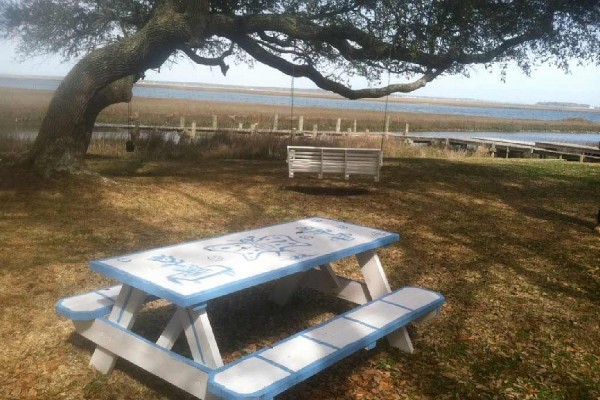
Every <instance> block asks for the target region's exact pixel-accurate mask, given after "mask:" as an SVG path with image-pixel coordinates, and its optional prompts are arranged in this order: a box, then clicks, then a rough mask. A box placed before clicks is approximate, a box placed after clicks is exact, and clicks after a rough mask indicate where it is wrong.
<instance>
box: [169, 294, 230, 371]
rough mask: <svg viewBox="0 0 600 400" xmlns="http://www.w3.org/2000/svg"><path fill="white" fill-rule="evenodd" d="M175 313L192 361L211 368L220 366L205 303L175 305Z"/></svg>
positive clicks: (219, 354)
mask: <svg viewBox="0 0 600 400" xmlns="http://www.w3.org/2000/svg"><path fill="white" fill-rule="evenodd" d="M177 315H178V317H179V321H180V323H181V325H182V327H183V331H184V332H185V336H186V338H187V342H188V344H189V346H190V351H191V352H192V357H193V358H194V361H196V362H200V363H202V364H204V365H207V366H209V367H211V368H218V367H222V366H223V360H222V358H221V353H220V352H219V347H218V346H217V341H216V340H215V335H214V334H213V331H212V327H211V326H210V321H209V320H208V314H207V313H206V305H202V306H200V307H195V308H182V307H177Z"/></svg>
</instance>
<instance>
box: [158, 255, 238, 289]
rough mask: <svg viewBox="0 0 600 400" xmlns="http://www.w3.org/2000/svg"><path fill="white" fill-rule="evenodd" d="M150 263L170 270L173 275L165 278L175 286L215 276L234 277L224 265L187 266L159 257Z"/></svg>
mask: <svg viewBox="0 0 600 400" xmlns="http://www.w3.org/2000/svg"><path fill="white" fill-rule="evenodd" d="M150 261H156V262H159V263H161V267H164V268H171V269H172V270H173V271H175V273H173V274H171V275H169V276H167V279H168V280H169V281H171V282H174V283H177V284H180V285H181V284H184V283H185V282H200V281H202V280H204V279H207V278H211V277H213V276H217V275H223V274H224V275H230V276H231V275H235V272H234V271H233V270H232V269H231V268H230V267H226V266H224V265H207V266H200V265H197V264H188V263H186V261H185V260H183V259H180V260H178V259H176V258H175V257H173V256H168V255H164V254H163V255H159V256H154V257H150Z"/></svg>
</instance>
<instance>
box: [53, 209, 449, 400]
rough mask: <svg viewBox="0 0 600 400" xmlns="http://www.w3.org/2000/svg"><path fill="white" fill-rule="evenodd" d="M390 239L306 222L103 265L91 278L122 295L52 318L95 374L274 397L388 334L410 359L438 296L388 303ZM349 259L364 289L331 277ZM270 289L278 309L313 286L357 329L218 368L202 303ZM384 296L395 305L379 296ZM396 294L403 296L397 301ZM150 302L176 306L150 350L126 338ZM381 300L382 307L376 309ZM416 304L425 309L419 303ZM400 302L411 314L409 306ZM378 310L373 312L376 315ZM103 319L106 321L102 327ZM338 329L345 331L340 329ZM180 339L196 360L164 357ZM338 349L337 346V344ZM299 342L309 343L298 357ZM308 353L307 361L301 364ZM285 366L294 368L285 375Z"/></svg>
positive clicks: (69, 303) (85, 299)
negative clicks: (125, 365)
mask: <svg viewBox="0 0 600 400" xmlns="http://www.w3.org/2000/svg"><path fill="white" fill-rule="evenodd" d="M398 239H399V236H398V234H396V233H391V232H386V231H382V230H379V229H373V228H369V227H364V226H359V225H354V224H350V223H346V222H341V221H335V220H332V219H326V218H307V219H302V220H298V221H293V222H287V223H283V224H280V225H275V226H270V227H266V228H260V229H254V230H249V231H244V232H238V233H233V234H229V235H225V236H220V237H214V238H209V239H203V240H199V241H194V242H189V243H183V244H178V245H174V246H168V247H162V248H157V249H151V250H146V251H141V252H138V253H132V254H126V255H122V256H117V257H110V258H105V259H102V260H96V261H92V262H91V263H90V266H91V269H92V270H94V271H96V272H98V273H100V274H102V275H105V276H107V277H110V278H113V279H115V280H117V281H119V282H120V283H121V285H118V286H115V287H113V288H109V289H105V290H99V291H95V292H92V293H88V294H85V295H80V296H74V297H70V298H66V299H63V300H61V301H59V302H58V303H57V310H58V312H59V313H60V314H62V315H64V316H66V317H68V318H70V319H71V320H73V323H74V324H75V328H76V330H77V332H78V333H80V334H81V335H83V336H84V337H86V338H88V339H90V340H91V341H93V342H94V343H95V344H96V345H97V347H96V350H95V352H94V354H93V356H92V358H91V362H90V364H91V365H92V366H94V367H95V368H96V369H97V370H98V371H100V372H102V373H105V374H106V373H109V372H110V371H111V370H112V369H113V367H114V365H115V361H116V360H117V358H118V357H122V358H124V359H127V360H128V361H130V362H132V363H134V364H136V365H138V366H140V367H141V368H144V369H146V370H147V371H149V372H151V373H153V374H154V375H157V376H159V377H161V378H162V379H165V380H166V381H168V382H170V383H172V384H174V385H175V386H177V387H179V388H181V389H183V390H185V391H187V392H189V393H191V394H193V395H195V396H196V397H198V398H201V399H204V398H220V397H221V398H231V399H234V398H235V399H237V398H257V399H258V398H272V397H274V395H275V394H278V393H280V392H281V391H283V390H285V389H286V388H288V387H290V386H291V385H293V384H295V383H297V382H299V381H301V380H303V379H305V378H306V377H307V376H310V375H311V374H314V373H316V372H318V370H320V369H322V368H324V366H323V367H319V365H321V364H323V362H322V361H323V360H322V359H323V358H326V360H328V361H327V362H328V363H329V364H328V365H330V364H331V363H333V362H335V361H337V360H339V359H341V358H343V357H345V356H347V355H349V354H351V353H352V352H354V351H357V350H358V349H360V348H364V347H371V346H372V345H374V343H375V341H376V340H377V339H379V338H380V337H383V336H387V338H388V340H389V341H390V344H391V345H392V346H394V347H397V348H400V349H402V350H404V351H408V352H412V351H413V347H412V344H411V341H410V338H409V336H408V333H407V331H406V328H405V325H406V324H407V323H408V322H411V321H412V320H414V319H418V318H423V317H424V316H425V315H426V314H427V315H429V314H431V311H432V310H433V309H434V308H435V309H439V307H440V306H441V303H443V297H442V296H441V295H439V294H436V293H435V292H430V291H425V290H423V289H417V288H404V289H402V290H403V291H401V293H400V292H394V293H392V294H390V293H391V290H390V286H389V284H388V281H387V278H386V276H385V273H384V270H383V267H382V265H381V262H380V260H379V258H378V256H377V253H376V251H377V250H378V249H380V248H382V247H385V246H388V245H390V244H392V243H394V242H395V241H397V240H398ZM351 256H356V259H357V260H358V265H359V267H360V270H361V272H362V275H363V277H364V282H360V281H355V280H350V279H346V278H342V277H339V276H337V275H336V274H335V272H334V271H333V269H332V268H331V265H330V263H332V262H335V261H337V260H340V259H342V258H346V257H351ZM274 280H278V282H277V283H276V284H275V286H274V289H273V292H272V294H271V297H272V299H273V300H274V301H276V302H278V303H281V304H283V303H285V302H286V301H287V300H288V299H289V298H290V296H291V295H292V294H293V292H294V291H295V289H296V288H298V287H299V286H304V287H311V288H313V289H316V290H319V291H322V292H325V293H330V294H333V295H335V296H338V297H341V298H344V299H346V300H349V301H351V302H353V303H356V304H358V305H363V306H362V308H357V309H355V315H356V316H357V317H356V318H358V320H357V319H356V318H354V317H352V318H351V316H350V315H345V314H344V315H342V316H340V319H337V320H332V322H331V323H329V325H327V324H325V325H323V326H321V327H320V328H319V329H320V331H321V332H322V334H321V336H322V337H321V336H320V337H321V339H317V338H315V337H313V336H314V335H316V334H317V333H318V331H319V329H313V330H314V332H313V331H310V332H309V331H305V332H302V333H300V334H298V335H300V336H292V337H291V338H290V339H289V340H290V341H291V342H285V341H284V342H282V344H281V345H277V346H274V347H272V348H270V349H269V350H270V351H271V353H273V351H274V349H276V348H279V347H281V349H282V351H283V350H284V349H285V351H286V352H285V356H282V354H283V353H281V352H280V353H281V354H279V353H278V354H271V357H274V358H273V359H268V357H267V355H268V354H270V353H264V354H263V353H260V352H259V353H260V354H258V353H257V354H255V355H252V357H250V358H248V359H242V360H238V361H236V362H235V363H232V365H231V366H232V368H228V366H224V365H223V361H222V358H221V353H220V351H219V346H218V338H215V336H214V334H213V330H212V328H211V324H210V320H209V315H208V313H207V309H206V305H207V303H208V302H210V301H211V300H213V299H215V298H218V297H221V296H225V295H228V294H230V293H233V292H236V291H239V290H242V289H245V288H249V287H253V286H256V285H260V284H263V283H267V282H270V281H274ZM398 293H400V294H398ZM403 293H404V294H403ZM392 295H393V296H396V297H389V298H388V297H386V298H382V296H392ZM398 296H400V297H402V296H404V297H403V300H402V299H400V297H398ZM156 298H159V299H165V300H168V301H169V302H171V303H173V304H174V305H175V311H174V315H173V316H172V317H171V319H170V320H169V322H168V323H167V324H166V326H165V327H164V329H163V331H162V334H161V335H160V337H159V339H158V340H156V341H150V340H148V339H147V338H144V337H142V336H140V335H138V334H136V333H134V332H133V331H132V330H131V328H132V326H133V324H134V322H135V319H136V317H137V316H138V314H139V313H140V309H141V307H142V305H143V304H144V303H145V302H146V301H149V300H152V299H156ZM378 298H381V299H380V300H381V301H379V302H378V303H375V302H374V301H372V300H374V299H378ZM386 299H387V300H386ZM414 299H421V300H419V301H420V303H419V301H417V302H416V303H415V301H416V300H414ZM407 301H408V302H409V303H411V302H412V303H414V304H412V305H410V307H408V306H407V305H406V304H405V303H406V302H407ZM417 303H418V304H417ZM434 303H435V304H434ZM434 306H435V307H434ZM368 307H370V308H368ZM377 307H379V309H381V310H379V309H377V310H375V309H376V308H377ZM382 307H388V308H392V309H394V310H396V313H395V314H394V312H391V311H389V310H387V311H386V310H383V308H382ZM369 310H371V311H369ZM407 310H409V311H407ZM375 311H377V312H378V313H380V314H381V315H382V316H383V315H384V314H385V318H384V319H385V320H384V321H383V320H382V321H383V322H382V321H379V320H373V321H371V320H369V318H371V319H372V318H373V317H372V316H371V317H369V316H368V315H367V313H370V314H373V312H375ZM411 313H412V314H411ZM106 314H109V315H108V318H104V317H103V316H104V315H106ZM392 314H393V315H392ZM360 315H363V316H360ZM409 317H410V318H409ZM378 318H379V317H378ZM386 318H387V319H386ZM388 319H389V321H388ZM392 319H393V320H392ZM409 319H410V320H409ZM369 321H371V322H369ZM340 324H342V325H343V324H354V325H360V326H361V329H362V331H361V333H357V332H358V330H357V331H356V332H354V333H352V335H354V336H355V337H352V338H346V339H344V337H341V338H340V337H338V336H339V334H340V329H342V328H343V327H342V325H340ZM378 324H379V325H378ZM380 325H381V326H380ZM344 326H345V325H344ZM343 329H344V330H346V331H347V330H348V326H346V327H345V328H343ZM350 331H351V332H353V331H352V330H350ZM182 333H183V334H184V335H185V337H186V339H187V343H188V345H189V347H190V351H191V355H192V359H189V358H186V357H183V356H181V355H179V354H177V353H175V352H173V351H172V350H171V349H172V347H173V345H174V343H175V341H176V340H177V338H178V337H179V336H180V335H181V334H182ZM323 335H325V336H323ZM328 335H329V336H328ZM332 335H333V336H335V337H336V338H337V339H336V338H333V336H332ZM347 335H350V333H348V334H347ZM342 336H343V335H342ZM327 338H330V339H327ZM309 339H310V340H309ZM340 340H341V341H342V342H343V345H340V344H339V343H337V342H340ZM307 341H310V342H311V343H312V345H308V347H307V348H305V349H302V348H301V346H300V347H298V345H300V344H301V342H302V343H304V342H307ZM328 341H330V342H328ZM336 341H337V342H336ZM334 342H335V343H337V344H335V345H334ZM290 343H292V344H294V346H292V345H291V344H290ZM315 343H316V344H315ZM349 345H352V346H354V347H352V348H350V347H348V346H349ZM340 346H342V347H340ZM292 347H295V349H296V350H294V349H291V348H292ZM321 347H322V348H321ZM325 349H327V350H325ZM332 349H337V350H332ZM290 351H292V353H290ZM293 351H296V352H297V353H298V354H296V355H294V354H293ZM299 352H301V353H302V354H300V353H299ZM311 352H313V353H314V354H313V356H310V357H308V359H306V360H304V358H306V357H307V356H306V354H311ZM334 353H335V354H334ZM265 357H267V358H265ZM282 357H284V358H282ZM311 357H312V358H311ZM290 359H294V360H292V361H290ZM300 359H302V360H304V361H302V360H300ZM274 360H278V361H274ZM286 360H287V361H286ZM319 361H321V364H320V363H319ZM286 362H291V364H290V365H289V366H286V365H287V364H286ZM297 364H298V365H297ZM299 364H302V365H299ZM325 364H327V363H325ZM325 366H326V365H325ZM257 368H258V369H262V371H261V372H260V373H262V376H260V377H259V376H256V373H257V372H256V369H257ZM269 368H272V369H273V371H268V369H269ZM298 371H300V372H298ZM296 372H298V373H296ZM240 382H241V383H240ZM246 384H247V385H249V387H245V386H244V385H246ZM236 385H237V386H236ZM240 385H242V386H244V387H239V386H240ZM257 385H258V386H257ZM232 393H233V394H232ZM240 393H242V394H240ZM257 393H258V394H257Z"/></svg>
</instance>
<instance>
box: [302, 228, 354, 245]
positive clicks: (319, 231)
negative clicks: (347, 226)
mask: <svg viewBox="0 0 600 400" xmlns="http://www.w3.org/2000/svg"><path fill="white" fill-rule="evenodd" d="M296 234H297V235H301V236H300V237H305V238H308V237H310V236H307V235H325V236H328V237H329V239H330V240H333V241H335V240H344V241H347V242H349V241H351V240H354V239H355V238H354V235H353V234H351V233H343V232H339V233H335V232H334V231H333V230H332V229H323V228H315V227H313V226H299V227H297V228H296Z"/></svg>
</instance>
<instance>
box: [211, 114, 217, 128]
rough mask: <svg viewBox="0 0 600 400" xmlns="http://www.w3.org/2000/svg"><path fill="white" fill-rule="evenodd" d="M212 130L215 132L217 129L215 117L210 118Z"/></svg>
mask: <svg viewBox="0 0 600 400" xmlns="http://www.w3.org/2000/svg"><path fill="white" fill-rule="evenodd" d="M212 128H213V129H214V130H215V131H216V130H217V129H218V123H217V116H216V115H213V116H212Z"/></svg>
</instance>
